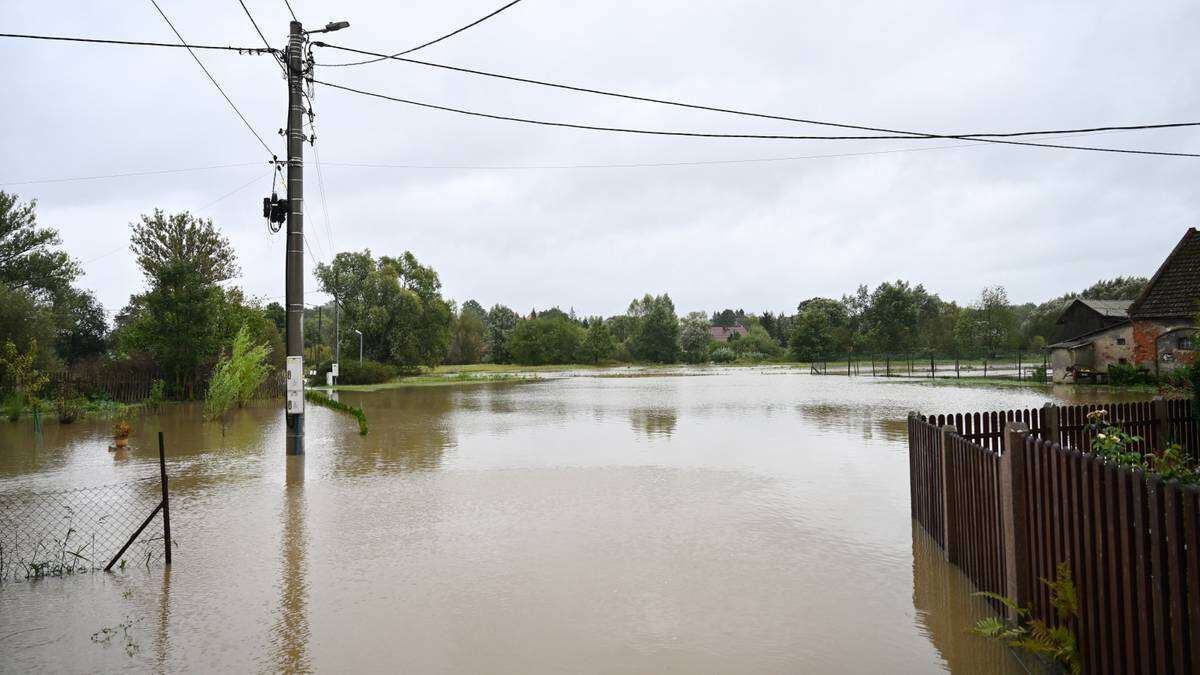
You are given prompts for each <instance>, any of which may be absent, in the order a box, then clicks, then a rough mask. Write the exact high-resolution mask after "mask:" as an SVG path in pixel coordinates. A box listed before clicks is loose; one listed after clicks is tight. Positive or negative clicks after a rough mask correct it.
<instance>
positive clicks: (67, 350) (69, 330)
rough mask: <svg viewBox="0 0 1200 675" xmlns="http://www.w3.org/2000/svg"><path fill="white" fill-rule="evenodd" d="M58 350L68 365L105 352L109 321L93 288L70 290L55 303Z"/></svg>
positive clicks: (56, 343)
mask: <svg viewBox="0 0 1200 675" xmlns="http://www.w3.org/2000/svg"><path fill="white" fill-rule="evenodd" d="M54 314H55V324H56V325H57V328H56V330H55V334H56V335H55V342H54V347H55V351H57V352H58V355H59V357H60V358H62V359H63V360H64V361H66V362H67V363H68V364H74V363H77V362H79V361H81V360H83V359H86V358H88V357H92V356H96V355H99V354H102V353H104V349H105V347H106V338H107V335H108V321H107V320H106V318H105V316H104V307H102V306H101V305H100V303H99V302H97V301H96V296H95V294H93V293H92V292H91V291H79V290H75V289H73V288H72V289H69V290H68V291H66V292H64V293H62V294H61V295H60V296H59V298H58V300H57V301H56V302H55V303H54Z"/></svg>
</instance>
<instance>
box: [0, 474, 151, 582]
mask: <svg viewBox="0 0 1200 675" xmlns="http://www.w3.org/2000/svg"><path fill="white" fill-rule="evenodd" d="M162 498H163V487H162V483H161V479H160V477H159V476H154V477H151V478H146V479H143V480H136V481H131V482H127V483H119V484H115V485H102V486H99V487H88V488H79V489H74V490H60V491H55V492H32V491H10V492H2V493H0V583H3V582H6V581H12V580H16V579H35V578H40V577H49V576H65V575H69V574H78V573H83V572H90V571H93V570H99V569H104V568H105V567H106V566H107V565H108V564H109V563H110V562H115V565H117V566H121V567H124V566H129V565H150V564H155V563H157V562H159V561H160V560H162V558H163V557H164V554H165V547H164V545H163V530H164V528H163V527H162V518H163V515H162V513H161V510H160V509H159V508H158V506H159V504H160V503H161V502H162ZM143 524H145V526H144V529H141V531H140V534H139V535H138V536H137V538H136V540H134V541H133V543H132V545H130V546H129V547H128V548H127V549H126V550H125V551H124V552H123V553H122V552H121V549H122V547H124V546H125V545H126V543H127V542H129V541H130V539H131V538H132V537H133V536H134V534H135V533H138V532H139V528H143ZM118 553H120V559H117V560H115V561H114V558H115V557H116V556H117V555H118Z"/></svg>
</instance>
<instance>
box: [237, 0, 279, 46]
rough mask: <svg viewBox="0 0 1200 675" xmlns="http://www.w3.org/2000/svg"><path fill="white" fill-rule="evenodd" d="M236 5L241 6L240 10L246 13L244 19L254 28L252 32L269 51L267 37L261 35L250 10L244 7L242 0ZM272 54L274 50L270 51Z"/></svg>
mask: <svg viewBox="0 0 1200 675" xmlns="http://www.w3.org/2000/svg"><path fill="white" fill-rule="evenodd" d="M238 4H240V5H241V6H242V10H243V11H245V12H246V18H248V19H250V25H252V26H254V32H256V33H258V37H260V38H262V41H263V44H264V45H266V46H267V49H271V43H270V42H267V36H266V35H263V32H262V29H261V28H259V27H258V22H257V21H255V20H254V15H253V14H251V13H250V8H249V7H247V6H246V3H245V2H243V0H238ZM272 52H274V50H272Z"/></svg>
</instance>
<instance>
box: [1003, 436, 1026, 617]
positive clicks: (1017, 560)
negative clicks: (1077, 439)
mask: <svg viewBox="0 0 1200 675" xmlns="http://www.w3.org/2000/svg"><path fill="white" fill-rule="evenodd" d="M1028 435H1029V425H1027V424H1025V423H1024V422H1009V423H1008V424H1006V425H1005V426H1004V452H1003V454H1001V455H1000V509H1001V514H1000V520H1001V525H1002V527H1003V529H1004V576H1005V582H1006V585H1007V588H1005V595H1007V596H1008V597H1009V598H1012V599H1013V600H1014V601H1015V602H1016V603H1017V605H1018V606H1024V605H1025V604H1026V603H1028V602H1029V600H1030V599H1031V597H1030V592H1031V588H1030V578H1029V549H1028V548H1027V547H1026V546H1027V542H1028V541H1029V539H1028V537H1027V536H1026V534H1027V531H1028V528H1029V511H1028V508H1027V504H1026V502H1025V491H1026V485H1025V448H1026V446H1025V441H1026V438H1027V437H1028ZM1008 618H1009V620H1011V621H1016V620H1018V618H1019V617H1018V616H1017V613H1016V611H1015V610H1013V609H1011V608H1009V610H1008Z"/></svg>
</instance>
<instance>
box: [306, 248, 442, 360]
mask: <svg viewBox="0 0 1200 675" xmlns="http://www.w3.org/2000/svg"><path fill="white" fill-rule="evenodd" d="M315 274H316V276H317V279H318V280H319V281H320V283H321V290H323V291H325V292H326V293H330V294H331V295H334V296H335V297H337V298H338V299H339V301H340V303H341V306H342V309H343V310H344V314H343V317H344V318H343V324H344V325H343V328H342V331H343V334H344V333H345V332H346V330H347V329H350V330H353V329H357V330H360V331H362V333H363V345H364V347H363V348H364V352H365V353H366V355H367V356H368V357H369V358H371V359H373V360H376V361H382V362H386V363H391V364H393V365H396V366H400V367H405V368H412V367H415V366H419V365H426V366H434V365H437V364H438V363H440V362H441V361H442V359H443V358H445V356H446V353H447V351H448V350H449V348H450V339H451V324H452V322H453V313H452V311H451V308H450V305H449V304H448V303H447V302H446V301H445V300H444V299H442V295H441V287H442V284H441V280H440V279H438V275H437V273H436V272H434V271H433V270H432V269H431V268H429V267H425V266H424V265H421V264H420V263H419V262H418V261H417V259H416V256H414V255H413V254H412V253H410V252H408V251H405V252H404V253H403V254H402V255H401V256H399V257H397V258H392V257H389V256H382V257H380V258H379V259H378V260H376V259H375V258H374V257H372V255H371V252H370V251H369V250H364V251H362V252H349V253H345V252H343V253H339V254H337V255H336V256H335V257H334V259H333V262H332V263H330V264H325V263H318V264H317V266H316V270H315Z"/></svg>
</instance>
